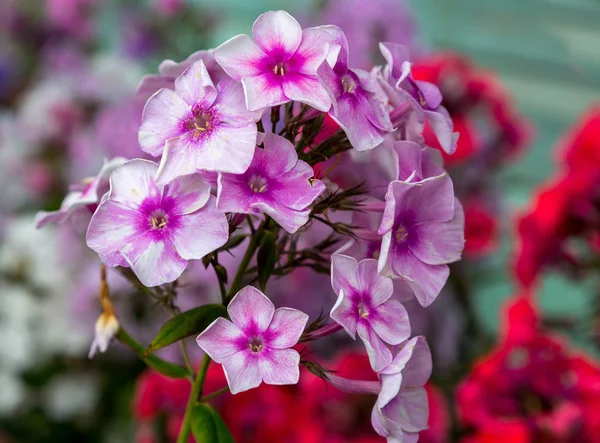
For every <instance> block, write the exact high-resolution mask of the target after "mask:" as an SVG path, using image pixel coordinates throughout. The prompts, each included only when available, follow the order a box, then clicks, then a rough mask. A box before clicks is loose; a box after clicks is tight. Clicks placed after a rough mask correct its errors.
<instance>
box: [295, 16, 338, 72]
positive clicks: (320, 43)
mask: <svg viewBox="0 0 600 443" xmlns="http://www.w3.org/2000/svg"><path fill="white" fill-rule="evenodd" d="M330 41H332V36H331V34H329V33H328V32H326V31H324V30H322V29H321V28H319V27H316V28H308V29H305V30H304V31H302V42H301V43H300V46H298V50H297V51H296V54H295V55H294V57H292V59H291V60H290V61H289V62H288V65H290V68H291V69H290V70H291V71H292V72H298V73H300V74H306V75H317V69H319V66H321V65H322V64H323V62H324V61H325V58H326V57H327V54H328V52H329V42H330Z"/></svg>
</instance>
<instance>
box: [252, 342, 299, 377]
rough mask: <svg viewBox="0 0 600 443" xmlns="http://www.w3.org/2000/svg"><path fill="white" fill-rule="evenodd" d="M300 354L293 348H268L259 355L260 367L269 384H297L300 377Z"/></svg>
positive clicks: (261, 373) (262, 375)
mask: <svg viewBox="0 0 600 443" xmlns="http://www.w3.org/2000/svg"><path fill="white" fill-rule="evenodd" d="M299 364H300V354H298V352H297V351H294V350H293V349H266V350H265V351H264V352H261V353H260V354H259V355H258V368H259V371H260V376H261V378H262V379H263V381H264V382H265V383H267V384H269V385H295V384H296V383H298V380H299V378H300V366H299Z"/></svg>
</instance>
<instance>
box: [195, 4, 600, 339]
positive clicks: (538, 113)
mask: <svg viewBox="0 0 600 443" xmlns="http://www.w3.org/2000/svg"><path fill="white" fill-rule="evenodd" d="M196 3H198V4H200V5H203V6H208V7H209V8H211V9H216V10H218V11H220V15H221V19H222V20H223V22H222V23H221V24H220V26H219V27H218V28H217V31H218V32H217V33H215V34H214V35H213V36H212V38H213V39H214V41H212V42H211V43H214V44H215V45H216V44H218V43H219V42H222V41H223V40H225V39H227V38H230V37H231V36H233V35H235V34H239V33H241V32H245V33H249V32H250V29H251V26H252V22H253V21H254V19H255V17H256V16H257V15H258V14H260V13H261V12H264V11H266V10H269V9H286V10H288V11H289V12H290V13H292V14H294V15H295V16H297V17H299V18H302V17H303V16H304V17H306V16H308V15H309V14H310V13H311V11H314V9H315V8H316V7H317V6H318V4H319V2H317V1H302V2H301V1H285V0H261V1H243V0H203V1H202V0H196ZM410 4H411V6H412V8H413V11H414V14H415V17H416V20H417V22H418V24H419V28H420V31H421V36H422V39H423V40H424V41H425V42H426V43H427V44H428V45H429V46H430V47H431V48H432V49H452V50H455V51H459V52H462V53H465V54H467V55H469V56H470V57H471V58H472V59H473V60H474V61H475V62H476V63H477V64H478V65H480V66H482V67H484V68H488V69H491V70H493V71H495V72H496V73H497V74H498V75H499V77H500V79H501V81H502V83H503V84H504V85H505V86H506V88H507V89H508V90H509V91H510V92H511V93H512V95H513V99H514V100H515V102H516V104H517V106H518V108H519V110H520V111H521V113H522V114H523V115H525V116H527V117H528V118H529V119H530V120H531V121H532V122H533V124H534V126H535V130H536V137H535V141H534V144H533V146H532V147H531V148H530V150H529V151H528V152H526V153H525V155H523V156H522V157H521V158H520V159H519V160H518V161H517V162H516V163H515V164H513V165H512V166H511V167H509V168H508V169H507V170H505V171H503V172H502V173H501V174H500V175H499V176H498V177H496V178H495V179H496V180H497V181H498V187H499V188H500V189H501V190H502V192H503V194H504V195H505V198H506V215H505V219H504V221H503V230H504V235H503V243H502V247H501V250H500V251H498V253H496V254H495V255H494V256H493V257H491V258H490V259H488V262H487V263H486V264H485V266H486V268H487V269H486V271H489V272H485V273H483V274H480V273H478V274H479V275H473V276H472V277H473V282H474V284H475V291H474V293H475V294H476V297H475V300H474V302H475V307H476V310H477V312H478V316H479V318H480V320H481V323H482V324H483V325H484V326H485V327H486V328H488V329H489V330H490V332H492V331H495V330H496V329H497V326H498V320H499V315H498V314H499V308H500V306H501V303H502V301H503V300H504V299H505V298H506V297H508V296H510V295H513V294H514V292H515V291H516V289H515V287H514V284H513V283H512V280H511V276H510V272H511V271H510V263H511V260H512V257H513V255H514V254H513V246H514V233H513V229H514V219H515V216H516V214H518V212H519V211H520V210H522V208H524V207H525V206H526V205H527V204H528V202H530V200H531V198H532V191H533V189H534V188H535V187H536V186H538V185H539V184H540V183H541V182H543V181H544V180H545V179H546V178H548V177H550V176H551V175H552V174H553V173H554V171H555V170H556V167H557V162H556V161H555V149H554V147H555V145H556V143H557V142H558V140H559V139H560V136H561V134H562V133H563V132H564V131H565V130H566V129H567V128H568V127H569V126H570V125H571V124H572V123H573V122H574V121H575V120H576V118H577V117H578V116H579V115H580V114H581V113H582V112H583V111H584V110H585V109H586V108H587V107H588V106H589V104H590V103H592V102H593V101H594V100H598V99H599V98H600V2H598V1H597V0H503V1H494V0H413V1H412V2H410ZM369 6H370V2H368V1H366V2H365V7H369ZM482 275H484V277H482ZM591 285H592V282H577V283H576V284H575V283H574V282H571V281H568V280H566V279H564V278H562V277H560V276H558V275H552V276H549V277H547V278H545V280H544V283H543V285H542V286H541V287H540V288H539V291H538V299H539V300H540V303H541V305H542V307H543V308H544V311H545V312H546V313H547V314H549V315H553V314H557V315H561V316H565V315H567V316H572V317H575V318H578V319H585V318H586V315H585V314H586V313H588V312H589V311H590V302H591V300H590V297H591V290H590V289H591ZM582 326H583V324H582ZM576 338H577V337H576Z"/></svg>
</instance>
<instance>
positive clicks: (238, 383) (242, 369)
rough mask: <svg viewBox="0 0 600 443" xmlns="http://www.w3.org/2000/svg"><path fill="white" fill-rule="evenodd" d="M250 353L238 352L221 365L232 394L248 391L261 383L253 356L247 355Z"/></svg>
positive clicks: (256, 362) (248, 351)
mask: <svg viewBox="0 0 600 443" xmlns="http://www.w3.org/2000/svg"><path fill="white" fill-rule="evenodd" d="M250 353H251V351H250V350H246V351H241V352H238V353H236V354H233V355H232V356H231V357H228V358H226V359H225V360H224V361H223V363H222V365H223V370H224V372H225V378H226V379H227V384H228V385H229V390H230V391H231V393H232V394H239V393H240V392H244V391H248V390H250V389H252V388H256V387H258V386H260V384H261V383H262V378H261V376H260V370H259V368H258V361H257V359H256V357H255V356H253V355H249V354H250Z"/></svg>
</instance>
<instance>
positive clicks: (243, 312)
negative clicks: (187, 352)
mask: <svg viewBox="0 0 600 443" xmlns="http://www.w3.org/2000/svg"><path fill="white" fill-rule="evenodd" d="M227 312H228V314H229V318H231V321H229V320H226V319H224V318H218V319H216V320H215V321H214V322H213V323H211V324H210V325H209V326H208V328H206V329H205V330H204V332H202V333H201V334H200V335H199V336H198V338H197V339H196V342H197V343H198V346H200V347H201V348H202V350H204V352H206V353H207V354H208V355H209V356H210V358H212V359H213V360H214V361H215V362H217V363H220V364H222V365H223V369H224V370H225V376H226V377H227V383H228V384H229V389H230V390H231V392H232V393H233V394H237V393H239V392H243V391H247V390H249V389H252V388H256V387H258V386H259V385H260V384H261V382H265V383H267V384H271V385H289V384H296V383H298V378H299V376H300V370H299V363H300V354H298V352H297V351H295V350H293V349H290V348H291V347H292V346H294V345H295V344H296V343H298V340H299V339H300V336H301V335H302V332H303V331H304V328H305V326H306V323H307V321H308V315H306V314H305V313H303V312H300V311H298V310H296V309H291V308H279V309H277V310H276V309H275V306H273V303H272V302H271V300H269V299H268V298H267V297H266V296H265V295H264V294H263V293H262V292H260V291H259V290H258V289H256V288H254V287H253V286H246V287H245V288H243V289H241V290H240V292H238V293H237V294H236V296H235V297H234V298H233V299H232V300H231V303H229V306H228V307H227Z"/></svg>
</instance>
